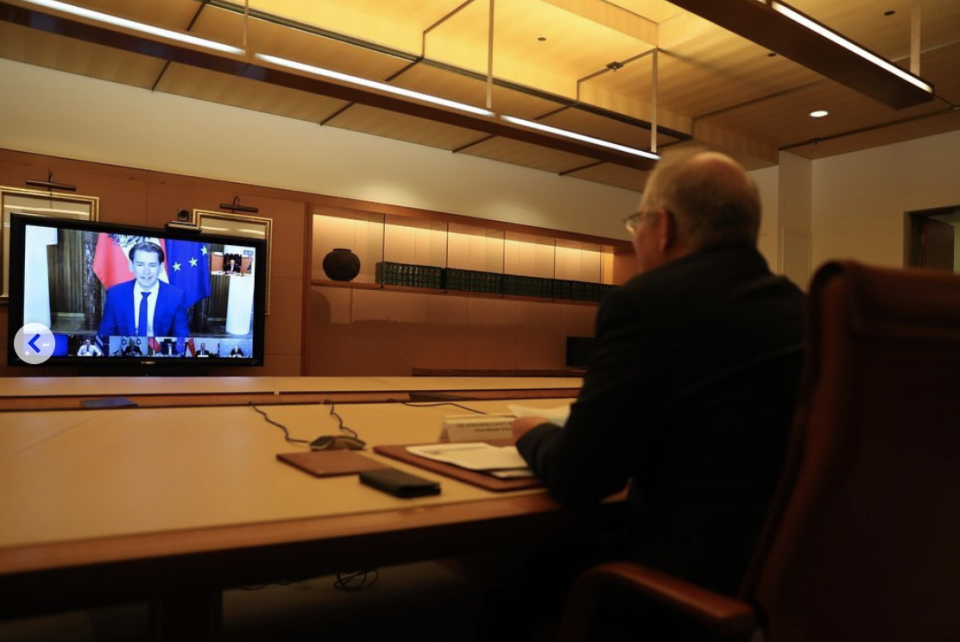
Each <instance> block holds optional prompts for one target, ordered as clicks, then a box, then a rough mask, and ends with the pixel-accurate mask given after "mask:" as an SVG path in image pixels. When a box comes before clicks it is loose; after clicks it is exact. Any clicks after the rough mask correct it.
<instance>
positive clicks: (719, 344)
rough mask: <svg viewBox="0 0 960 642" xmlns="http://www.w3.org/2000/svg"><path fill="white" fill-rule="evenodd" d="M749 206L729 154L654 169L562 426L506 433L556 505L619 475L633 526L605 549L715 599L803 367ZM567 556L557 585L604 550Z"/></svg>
mask: <svg viewBox="0 0 960 642" xmlns="http://www.w3.org/2000/svg"><path fill="white" fill-rule="evenodd" d="M760 209H761V205H760V196H759V192H758V189H757V187H756V185H755V184H754V182H753V180H752V179H751V178H750V177H749V176H748V175H747V174H746V172H744V170H743V169H742V168H741V167H740V166H739V165H738V164H737V163H736V162H734V161H733V160H732V159H731V158H729V157H727V156H724V155H722V154H718V153H713V152H703V151H699V152H688V153H680V154H678V155H676V156H675V157H670V156H666V157H665V158H664V159H663V160H662V161H660V163H659V164H658V165H657V167H656V168H655V170H654V172H653V173H652V174H651V176H650V178H649V180H648V182H647V185H646V189H645V190H644V192H643V197H642V200H641V202H640V207H639V209H638V211H637V212H636V213H635V214H633V215H632V216H630V217H628V218H627V219H626V221H625V222H626V225H627V228H628V230H629V231H630V232H631V234H632V237H633V246H634V250H635V254H636V257H637V261H638V267H639V274H638V275H637V276H635V277H633V278H632V279H631V280H630V281H628V282H627V283H626V284H624V285H623V286H621V287H619V288H616V289H615V290H613V291H611V292H610V294H609V295H608V296H607V297H606V298H605V299H604V301H603V302H602V303H601V306H600V309H599V311H598V314H597V321H596V344H595V349H594V352H593V355H592V357H591V359H590V361H589V364H588V367H587V371H586V374H585V378H584V383H583V387H582V389H581V391H580V393H579V395H578V397H577V400H576V401H575V402H574V403H573V405H572V407H571V411H570V416H569V419H568V420H567V423H566V425H565V427H564V428H559V427H558V426H556V425H553V424H550V423H548V422H546V421H545V420H543V419H541V418H535V417H523V418H520V419H517V420H516V421H515V422H514V425H513V428H514V435H515V437H517V448H518V449H519V451H520V453H521V454H522V455H523V457H524V459H525V460H526V461H527V462H528V463H529V465H530V467H531V469H532V470H533V471H534V472H535V473H536V475H537V476H538V477H539V478H540V479H541V480H542V481H543V483H544V485H545V486H546V487H547V489H548V490H549V492H550V493H551V494H552V495H553V496H554V497H555V498H557V499H558V500H559V501H560V502H561V503H563V504H564V505H566V506H569V507H574V508H575V507H587V506H591V505H596V504H598V503H599V502H600V501H601V500H603V499H604V498H605V497H607V496H608V495H610V494H611V493H615V492H617V491H619V490H621V489H623V488H624V487H625V486H626V485H627V482H628V481H629V482H630V487H629V499H628V502H629V503H630V504H631V505H632V507H633V509H634V515H635V519H636V524H635V527H634V528H633V529H632V531H631V532H630V535H629V538H628V539H627V540H626V541H624V542H622V544H623V548H622V549H621V550H620V551H618V552H617V553H615V555H622V556H624V557H629V558H631V559H634V560H636V561H638V562H640V563H642V564H645V565H647V566H650V567H653V568H655V569H658V570H660V571H663V572H666V573H669V574H671V575H674V576H677V577H681V578H684V579H686V580H688V581H691V582H694V583H698V584H700V585H703V586H706V587H709V588H711V589H714V590H716V591H720V592H722V593H726V594H728V595H733V594H735V593H736V591H737V589H738V587H739V584H740V581H741V579H742V578H743V575H744V573H745V571H746V568H747V565H748V563H749V560H750V557H751V555H752V553H753V550H754V547H755V545H756V542H757V539H758V537H759V534H760V530H761V528H762V525H763V523H764V520H765V518H766V515H767V511H768V507H769V504H770V501H771V499H772V495H773V492H774V489H775V487H776V484H777V481H778V478H779V475H780V471H781V467H782V464H783V458H784V454H785V452H786V444H787V437H788V433H789V430H790V426H791V422H792V416H793V409H794V404H795V397H796V391H797V387H798V383H799V377H800V372H801V368H802V319H803V307H804V296H803V294H802V292H801V291H800V290H799V289H798V288H797V287H796V286H795V285H794V284H792V283H790V282H789V281H788V280H787V279H785V278H783V277H780V276H775V275H773V274H771V272H770V270H769V269H768V267H767V263H766V261H765V260H764V258H763V256H761V254H760V253H759V252H758V251H757V248H756V243H757V237H758V232H759V228H760ZM569 550H570V551H572V555H571V556H570V557H568V558H567V559H554V560H553V562H554V563H555V565H557V566H561V565H563V564H564V563H566V562H568V561H570V558H577V557H579V559H578V561H579V562H582V564H581V567H580V568H576V567H575V565H576V563H573V564H572V565H571V566H572V568H570V574H569V576H568V577H565V578H564V581H569V580H571V579H572V578H573V576H574V575H575V574H576V572H577V571H579V570H584V569H583V568H582V567H583V566H588V565H591V564H593V563H596V562H599V561H602V560H603V558H604V557H606V556H607V555H609V554H610V552H609V551H607V550H600V549H594V550H587V549H584V548H581V549H576V548H570V549H569ZM546 564H547V565H549V564H550V560H547V562H546ZM560 583H562V582H558V584H560ZM638 627H639V628H638V630H642V628H643V627H642V624H641V623H638Z"/></svg>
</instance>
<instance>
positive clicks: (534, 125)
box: [500, 115, 660, 160]
mask: <svg viewBox="0 0 960 642" xmlns="http://www.w3.org/2000/svg"><path fill="white" fill-rule="evenodd" d="M500 118H501V119H503V120H505V121H507V122H508V123H512V124H514V125H519V126H521V127H527V128H529V129H536V130H537V131H541V132H545V133H547V134H554V135H556V136H563V137H565V138H572V139H573V140H578V141H580V142H581V143H590V144H591V145H598V146H600V147H606V148H607V149H614V150H616V151H618V152H623V153H625V154H632V155H633V156H639V157H641V158H647V159H650V160H660V157H659V156H658V155H657V154H653V153H651V152H645V151H643V150H642V149H634V148H633V147H627V146H626V145H620V144H618V143H611V142H610V141H608V140H603V139H601V138H594V137H593V136H586V135H584V134H578V133H577V132H572V131H569V130H566V129H560V128H559V127H551V126H550V125H544V124H543V123H538V122H536V121H534V120H525V119H523V118H517V117H516V116H507V115H501V116H500Z"/></svg>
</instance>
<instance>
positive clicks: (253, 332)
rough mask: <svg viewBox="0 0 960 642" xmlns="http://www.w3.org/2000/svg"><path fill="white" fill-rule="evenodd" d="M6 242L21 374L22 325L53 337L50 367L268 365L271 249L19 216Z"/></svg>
mask: <svg viewBox="0 0 960 642" xmlns="http://www.w3.org/2000/svg"><path fill="white" fill-rule="evenodd" d="M9 234H10V256H9V275H10V301H9V303H10V305H9V328H8V338H7V348H8V352H7V354H8V355H9V356H8V363H9V364H10V365H26V364H25V362H24V361H23V360H22V359H21V358H20V357H19V355H18V354H17V351H16V350H15V349H14V340H15V337H16V333H17V331H18V330H19V329H20V328H21V327H23V326H25V325H27V324H41V325H42V326H46V327H47V328H49V330H50V332H51V333H52V336H53V342H52V345H53V348H52V349H53V353H52V355H51V356H50V358H49V359H48V360H47V361H46V362H44V365H47V364H51V365H64V364H70V365H74V366H79V367H80V370H81V371H87V372H89V371H91V370H92V371H93V372H94V373H99V374H119V373H120V372H124V373H126V372H129V371H133V372H135V373H142V374H150V373H151V372H156V374H171V373H174V372H175V373H176V374H181V375H183V374H191V373H195V374H203V373H205V371H206V370H207V369H208V368H209V367H211V366H261V365H263V337H264V321H265V313H264V309H265V308H264V300H265V291H266V283H267V281H266V278H267V274H266V266H267V265H268V263H267V256H266V253H267V250H266V242H265V241H263V240H260V239H249V238H241V237H233V236H215V235H212V234H198V233H196V232H193V231H180V230H170V229H155V228H147V227H132V226H126V225H117V224H110V223H94V222H86V221H76V220H65V219H55V218H45V217H38V216H27V215H20V214H14V215H12V216H11V217H10V229H9ZM144 293H146V295H145V294H144ZM143 317H146V320H144V318H143ZM31 327H35V326H31ZM47 345H50V344H47ZM48 349H49V348H48ZM27 354H30V353H29V352H28V353H27ZM31 356H32V354H31ZM111 369H112V371H111Z"/></svg>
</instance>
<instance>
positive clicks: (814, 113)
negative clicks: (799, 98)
mask: <svg viewBox="0 0 960 642" xmlns="http://www.w3.org/2000/svg"><path fill="white" fill-rule="evenodd" d="M829 113H830V112H828V111H827V110H826V109H817V110H815V111H812V112H810V117H811V118H823V117H824V116H827V115H828V114H829Z"/></svg>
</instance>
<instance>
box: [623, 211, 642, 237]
mask: <svg viewBox="0 0 960 642" xmlns="http://www.w3.org/2000/svg"><path fill="white" fill-rule="evenodd" d="M642 218H643V210H640V211H638V212H634V213H633V214H631V215H630V216H628V217H626V218H624V219H623V226H624V227H625V228H627V231H628V232H630V234H636V233H637V228H638V227H640V219H642Z"/></svg>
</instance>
